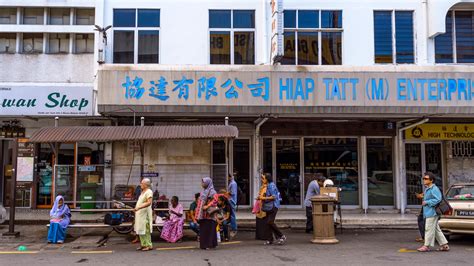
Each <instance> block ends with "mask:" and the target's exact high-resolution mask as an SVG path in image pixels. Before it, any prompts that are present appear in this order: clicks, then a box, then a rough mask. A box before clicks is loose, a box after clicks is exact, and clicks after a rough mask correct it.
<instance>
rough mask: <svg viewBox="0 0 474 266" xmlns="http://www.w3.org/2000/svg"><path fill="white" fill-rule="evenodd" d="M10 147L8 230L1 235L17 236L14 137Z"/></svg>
mask: <svg viewBox="0 0 474 266" xmlns="http://www.w3.org/2000/svg"><path fill="white" fill-rule="evenodd" d="M12 142H13V149H12V177H11V179H12V180H11V186H10V218H9V221H8V232H6V233H3V236H8V237H18V236H20V232H15V203H16V172H17V171H16V167H17V155H18V140H17V139H14V140H13V141H12Z"/></svg>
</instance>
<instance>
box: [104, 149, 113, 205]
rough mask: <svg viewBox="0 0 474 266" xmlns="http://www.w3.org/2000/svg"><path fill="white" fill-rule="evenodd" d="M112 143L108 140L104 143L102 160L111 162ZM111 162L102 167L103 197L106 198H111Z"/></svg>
mask: <svg viewBox="0 0 474 266" xmlns="http://www.w3.org/2000/svg"><path fill="white" fill-rule="evenodd" d="M112 147H113V145H112V143H110V142H108V143H105V148H104V160H105V161H106V162H107V161H108V162H111V163H112V152H113V150H112V149H113V148H112ZM111 163H110V164H109V167H105V168H104V181H103V182H104V191H105V194H104V196H105V199H106V200H111V199H112V167H111Z"/></svg>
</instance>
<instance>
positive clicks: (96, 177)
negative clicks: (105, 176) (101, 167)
mask: <svg viewBox="0 0 474 266" xmlns="http://www.w3.org/2000/svg"><path fill="white" fill-rule="evenodd" d="M99 180H100V177H99V175H89V176H88V177H87V183H99Z"/></svg>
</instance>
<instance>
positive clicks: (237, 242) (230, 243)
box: [221, 241, 242, 246]
mask: <svg viewBox="0 0 474 266" xmlns="http://www.w3.org/2000/svg"><path fill="white" fill-rule="evenodd" d="M240 243H242V241H232V242H223V243H221V245H224V246H225V245H233V244H240Z"/></svg>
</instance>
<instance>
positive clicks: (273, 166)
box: [271, 136, 304, 209]
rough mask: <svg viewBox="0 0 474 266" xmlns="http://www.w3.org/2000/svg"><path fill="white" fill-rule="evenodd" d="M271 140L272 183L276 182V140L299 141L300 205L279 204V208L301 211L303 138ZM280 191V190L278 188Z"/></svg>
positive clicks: (302, 195) (274, 138)
mask: <svg viewBox="0 0 474 266" xmlns="http://www.w3.org/2000/svg"><path fill="white" fill-rule="evenodd" d="M271 139H272V176H273V182H275V184H276V182H277V180H276V179H277V165H276V162H277V160H276V159H277V158H276V155H277V154H276V141H277V139H282V140H298V141H299V153H300V162H299V164H300V169H299V182H300V204H299V205H283V204H281V207H282V208H284V209H301V208H303V205H304V184H303V183H304V182H303V181H304V178H303V175H302V173H303V171H302V169H304V165H303V164H304V158H303V156H302V155H304V150H303V149H302V147H303V145H302V144H304V138H303V137H291V136H284V137H271ZM279 189H281V188H279Z"/></svg>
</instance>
